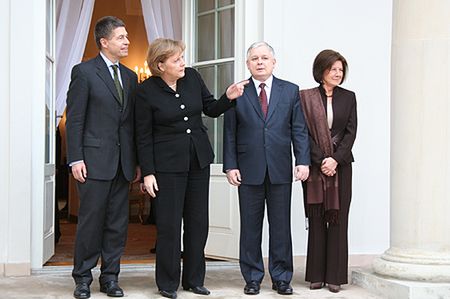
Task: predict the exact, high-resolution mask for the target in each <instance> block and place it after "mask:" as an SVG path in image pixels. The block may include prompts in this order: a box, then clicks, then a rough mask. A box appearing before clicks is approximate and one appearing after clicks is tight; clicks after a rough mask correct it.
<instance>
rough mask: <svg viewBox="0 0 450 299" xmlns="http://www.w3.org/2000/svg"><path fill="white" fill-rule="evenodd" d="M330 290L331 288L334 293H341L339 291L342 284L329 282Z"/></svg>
mask: <svg viewBox="0 0 450 299" xmlns="http://www.w3.org/2000/svg"><path fill="white" fill-rule="evenodd" d="M328 290H330V292H332V293H339V291H340V290H341V286H340V285H338V284H330V283H329V284H328Z"/></svg>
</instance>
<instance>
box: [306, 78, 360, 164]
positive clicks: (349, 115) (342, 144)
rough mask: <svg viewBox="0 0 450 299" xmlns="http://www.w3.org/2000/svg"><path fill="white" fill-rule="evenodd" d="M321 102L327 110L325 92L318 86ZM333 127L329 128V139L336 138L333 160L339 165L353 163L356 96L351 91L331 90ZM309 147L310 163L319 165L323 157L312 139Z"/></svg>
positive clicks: (342, 89)
mask: <svg viewBox="0 0 450 299" xmlns="http://www.w3.org/2000/svg"><path fill="white" fill-rule="evenodd" d="M319 91H320V94H321V96H322V102H323V105H324V107H325V112H326V110H327V108H326V107H327V97H326V95H325V90H324V89H323V87H322V86H319ZM332 105H333V126H332V127H331V137H332V138H333V137H337V143H336V144H335V147H334V153H333V156H332V157H333V159H335V160H336V161H337V162H338V163H339V164H341V165H345V164H349V163H352V162H353V161H354V159H353V154H352V147H353V143H354V142H355V138H356V127H357V116H356V96H355V93H354V92H353V91H350V90H347V89H344V88H342V87H339V86H336V87H335V88H334V90H333V101H332ZM309 141H310V146H311V161H312V162H313V163H314V164H319V165H320V164H321V163H322V160H323V159H325V158H326V157H325V155H324V153H323V152H322V150H321V149H320V148H319V146H318V145H317V144H316V143H315V142H314V140H313V139H312V138H310V139H309Z"/></svg>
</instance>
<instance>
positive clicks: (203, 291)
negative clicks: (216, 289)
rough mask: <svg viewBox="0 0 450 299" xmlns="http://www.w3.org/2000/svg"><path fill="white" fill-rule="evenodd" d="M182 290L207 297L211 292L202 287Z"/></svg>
mask: <svg viewBox="0 0 450 299" xmlns="http://www.w3.org/2000/svg"><path fill="white" fill-rule="evenodd" d="M183 290H185V291H192V292H193V293H195V294H199V295H209V294H211V292H210V291H209V290H208V289H207V288H205V287H204V286H201V287H183Z"/></svg>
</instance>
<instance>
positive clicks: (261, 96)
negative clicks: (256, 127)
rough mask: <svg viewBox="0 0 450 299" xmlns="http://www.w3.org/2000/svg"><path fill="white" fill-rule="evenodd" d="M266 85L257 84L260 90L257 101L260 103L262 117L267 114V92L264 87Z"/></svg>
mask: <svg viewBox="0 0 450 299" xmlns="http://www.w3.org/2000/svg"><path fill="white" fill-rule="evenodd" d="M265 86H266V83H261V84H259V87H260V88H261V92H260V93H259V102H260V104H261V110H262V112H263V115H264V118H265V117H266V116H267V94H266V90H265V89H264V87H265Z"/></svg>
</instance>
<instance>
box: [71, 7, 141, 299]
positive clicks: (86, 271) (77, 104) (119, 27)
mask: <svg viewBox="0 0 450 299" xmlns="http://www.w3.org/2000/svg"><path fill="white" fill-rule="evenodd" d="M94 36H95V40H96V43H97V46H98V48H99V50H100V53H99V55H98V56H97V57H95V58H93V59H91V60H89V61H86V62H83V63H80V64H78V65H76V66H74V68H73V69H72V79H71V82H70V86H69V91H68V93H67V123H66V126H67V152H68V162H69V165H70V166H71V169H72V174H73V176H74V178H75V179H76V180H77V187H78V191H79V195H80V209H79V212H78V226H77V233H76V239H75V256H74V268H73V272H72V276H73V278H74V280H75V283H76V287H75V291H74V294H73V295H74V297H75V298H79V299H83V298H89V297H90V284H91V282H92V274H91V269H92V268H94V267H95V266H96V265H97V261H98V258H99V257H100V256H101V261H102V265H101V274H100V291H101V292H103V293H106V294H107V295H108V296H111V297H122V296H123V290H122V289H121V288H120V287H119V284H118V275H119V271H120V258H121V256H122V253H123V251H124V248H125V243H126V238H127V228H128V185H129V181H132V180H137V179H139V176H140V174H139V173H140V171H139V168H138V167H136V150H135V142H134V100H133V97H132V94H133V93H134V90H135V89H136V86H137V77H136V74H135V73H134V72H133V71H131V70H130V69H128V68H126V67H125V66H124V65H122V64H120V63H119V60H120V59H121V58H123V57H126V56H127V55H128V46H129V44H130V42H129V40H128V34H127V31H126V30H125V24H124V23H123V21H121V20H120V19H118V18H116V17H112V16H107V17H103V18H101V19H100V20H98V21H97V23H96V25H95V32H94Z"/></svg>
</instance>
